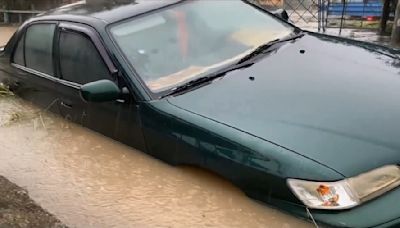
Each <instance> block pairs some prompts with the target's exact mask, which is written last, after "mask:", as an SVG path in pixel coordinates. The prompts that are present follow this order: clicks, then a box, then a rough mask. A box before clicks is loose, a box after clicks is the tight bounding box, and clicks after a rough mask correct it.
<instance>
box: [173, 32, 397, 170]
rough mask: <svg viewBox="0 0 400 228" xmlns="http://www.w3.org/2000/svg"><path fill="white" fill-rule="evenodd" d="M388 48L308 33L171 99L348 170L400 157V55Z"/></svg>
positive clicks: (189, 108) (199, 112)
mask: <svg viewBox="0 0 400 228" xmlns="http://www.w3.org/2000/svg"><path fill="white" fill-rule="evenodd" d="M390 52H393V51H392V50H390V49H385V48H383V47H380V46H375V45H372V44H367V43H362V42H355V41H351V40H347V39H340V38H336V37H329V36H324V35H312V34H307V35H305V36H304V37H303V38H301V39H299V40H298V41H296V42H292V43H287V44H285V45H283V46H282V47H280V48H279V49H278V50H276V51H275V52H274V53H273V54H271V55H269V56H265V57H264V58H262V59H261V60H260V61H258V62H257V63H256V64H254V65H252V66H251V67H249V68H246V69H241V70H237V71H234V72H231V73H229V74H227V75H226V76H225V77H224V78H223V79H221V80H217V81H214V82H213V83H211V84H209V85H206V86H203V87H201V88H198V89H196V90H194V91H191V92H187V93H185V94H182V95H179V96H176V97H171V98H169V99H168V100H169V102H170V103H171V104H173V105H175V106H177V107H180V108H182V109H185V110H187V111H190V112H193V113H196V114H198V115H201V116H203V117H205V118H209V119H212V120H215V121H217V122H220V123H223V124H226V125H229V126H231V127H233V128H236V129H238V130H241V131H244V132H247V133H249V134H252V135H254V136H256V137H260V138H263V139H265V140H267V141H270V142H273V143H276V144H278V145H280V146H283V147H285V148H287V149H290V150H293V151H295V152H297V153H300V154H302V155H304V156H306V157H308V158H311V159H314V160H316V161H318V162H321V163H322V164H324V165H327V166H329V167H330V168H332V169H334V170H336V171H337V172H339V173H341V174H342V175H344V176H346V177H350V176H354V175H357V174H360V173H362V172H365V171H368V170H371V169H374V168H377V167H380V166H383V165H386V164H400V69H399V67H400V61H399V59H398V57H397V55H396V54H393V53H390ZM251 77H253V78H254V80H251V79H252V78H251Z"/></svg>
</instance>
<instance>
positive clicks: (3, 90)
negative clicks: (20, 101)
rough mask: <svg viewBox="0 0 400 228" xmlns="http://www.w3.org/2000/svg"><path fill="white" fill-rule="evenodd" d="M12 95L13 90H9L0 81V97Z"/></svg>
mask: <svg viewBox="0 0 400 228" xmlns="http://www.w3.org/2000/svg"><path fill="white" fill-rule="evenodd" d="M13 95H14V94H13V92H11V91H10V90H9V89H8V87H7V86H5V85H4V84H2V83H0V97H5V96H13Z"/></svg>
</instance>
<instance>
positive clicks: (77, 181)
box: [0, 97, 310, 228]
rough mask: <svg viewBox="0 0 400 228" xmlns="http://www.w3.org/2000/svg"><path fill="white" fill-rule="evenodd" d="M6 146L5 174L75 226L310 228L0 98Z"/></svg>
mask: <svg viewBox="0 0 400 228" xmlns="http://www.w3.org/2000/svg"><path fill="white" fill-rule="evenodd" d="M0 145H1V146H0V157H1V159H0V175H3V176H5V177H6V178H8V179H10V180H11V181H13V182H14V183H16V184H18V185H19V186H21V187H24V188H26V189H27V190H28V192H29V194H30V196H31V197H32V198H33V199H34V200H35V201H36V202H37V203H39V204H40V205H41V206H42V207H43V208H45V209H47V210H48V211H49V212H51V213H53V214H54V215H56V216H57V217H58V218H59V219H60V220H61V221H63V222H64V223H66V225H68V226H71V227H296V228H297V227H310V224H308V223H305V222H303V221H302V220H298V219H296V218H294V217H292V216H289V215H286V214H283V213H282V212H279V211H277V210H275V209H271V208H268V207H267V206H265V205H261V204H259V203H257V202H255V201H253V200H251V199H249V198H248V197H246V196H245V195H244V194H243V193H242V192H241V191H240V190H239V189H237V188H236V187H234V186H232V185H231V184H230V183H229V182H227V181H225V180H223V179H221V178H219V177H216V176H214V175H212V174H209V173H207V172H205V171H202V170H198V169H194V168H190V167H172V166H169V165H167V164H165V163H163V162H161V161H159V160H156V159H154V158H152V157H149V156H147V155H146V154H144V153H142V152H139V151H135V150H133V149H131V148H129V147H127V146H124V145H122V144H119V143H117V142H115V141H112V140H110V139H108V138H106V137H103V136H101V135H98V134H96V133H94V132H91V131H89V130H87V129H84V128H81V127H79V126H76V125H74V124H71V123H69V122H66V121H64V120H61V119H59V118H58V117H55V116H53V115H51V114H46V113H43V112H41V111H40V110H38V109H36V108H34V107H33V106H31V105H30V104H28V103H26V102H24V101H22V100H20V99H18V98H13V97H7V98H4V97H3V98H0ZM166 152H168V151H166Z"/></svg>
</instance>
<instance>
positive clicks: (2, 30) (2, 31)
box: [0, 27, 16, 46]
mask: <svg viewBox="0 0 400 228" xmlns="http://www.w3.org/2000/svg"><path fill="white" fill-rule="evenodd" d="M15 30H16V27H0V46H3V45H5V44H6V43H7V41H8V40H9V39H10V37H11V36H12V35H13V34H14V32H15Z"/></svg>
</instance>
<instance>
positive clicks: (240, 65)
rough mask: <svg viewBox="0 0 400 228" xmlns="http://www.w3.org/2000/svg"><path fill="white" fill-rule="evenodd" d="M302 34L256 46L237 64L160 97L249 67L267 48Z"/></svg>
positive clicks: (302, 34) (181, 91)
mask: <svg viewBox="0 0 400 228" xmlns="http://www.w3.org/2000/svg"><path fill="white" fill-rule="evenodd" d="M302 36H304V33H302V32H299V33H296V34H295V35H292V36H290V37H288V38H284V39H276V40H273V41H270V42H268V43H266V44H263V45H261V46H259V47H258V48H256V49H255V50H254V51H252V52H251V53H250V54H248V55H246V56H244V57H243V58H241V59H240V60H239V61H238V62H236V63H235V64H233V65H231V66H229V67H227V68H223V69H221V70H219V71H217V72H215V73H211V74H210V75H207V76H204V77H199V78H196V79H194V80H192V81H189V82H187V83H185V84H183V85H181V86H178V87H175V88H173V89H171V90H170V92H169V93H167V94H165V95H162V96H161V97H160V99H162V98H164V97H168V96H172V95H176V94H180V93H183V92H185V91H188V90H190V89H192V88H195V87H198V86H200V85H202V84H205V83H209V82H211V81H213V80H214V79H216V78H220V77H223V76H225V75H226V74H227V73H229V72H231V71H235V70H238V69H242V68H247V67H249V66H251V65H253V64H254V62H250V61H248V60H250V59H252V58H253V57H254V56H257V55H260V54H262V53H264V52H265V51H266V50H267V49H269V48H270V47H272V46H273V45H275V44H278V43H282V42H287V41H291V40H295V39H297V38H300V37H302Z"/></svg>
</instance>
